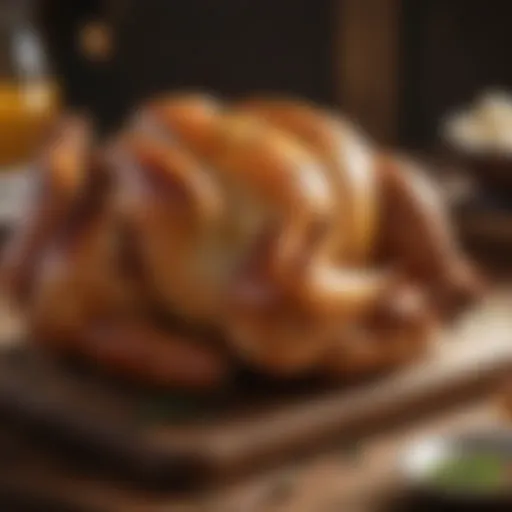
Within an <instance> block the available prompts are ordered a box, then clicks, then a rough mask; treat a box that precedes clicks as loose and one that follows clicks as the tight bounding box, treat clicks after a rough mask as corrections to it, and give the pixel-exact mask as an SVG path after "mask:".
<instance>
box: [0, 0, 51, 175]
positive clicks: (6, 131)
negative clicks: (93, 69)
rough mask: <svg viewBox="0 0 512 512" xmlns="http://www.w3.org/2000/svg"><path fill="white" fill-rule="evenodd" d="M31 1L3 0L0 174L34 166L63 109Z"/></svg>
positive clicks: (0, 22) (0, 21)
mask: <svg viewBox="0 0 512 512" xmlns="http://www.w3.org/2000/svg"><path fill="white" fill-rule="evenodd" d="M32 3H33V2H32V1H31V0H0V171H3V170H11V169H17V168H20V167H23V165H24V164H25V163H26V162H27V161H29V160H30V158H31V157H32V156H33V155H34V152H35V151H36V150H37V148H38V147H39V144H40V142H41V140H42V137H43V136H44V133H45V132H46V131H47V129H48V127H49V125H50V123H51V122H52V120H53V119H54V117H55V115H56V114H57V111H58V109H59V105H60V101H59V97H60V94H59V90H58V86H57V84H56V83H55V81H54V79H53V77H52V75H51V73H50V72H49V68H48V61H47V56H46V53H45V50H44V47H43V44H42V41H41V38H40V37H39V34H38V31H37V27H36V26H35V24H34V23H33V21H32V19H31V15H32Z"/></svg>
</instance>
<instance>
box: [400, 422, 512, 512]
mask: <svg viewBox="0 0 512 512" xmlns="http://www.w3.org/2000/svg"><path fill="white" fill-rule="evenodd" d="M400 467H401V470H402V473H403V476H404V478H405V483H406V488H407V495H408V501H411V498H412V500H413V501H414V503H415V504H416V505H415V506H414V510H471V511H473V510H475V511H476V510H478V511H480V510H482V511H492V510H508V511H509V510H512V430H492V431H485V432H477V433H467V434H460V435H453V436H445V437H431V438H426V439H423V440H420V441H418V442H415V443H414V444H412V445H410V446H409V447H408V448H407V449H406V451H405V453H404V454H403V457H402V458H401V460H400Z"/></svg>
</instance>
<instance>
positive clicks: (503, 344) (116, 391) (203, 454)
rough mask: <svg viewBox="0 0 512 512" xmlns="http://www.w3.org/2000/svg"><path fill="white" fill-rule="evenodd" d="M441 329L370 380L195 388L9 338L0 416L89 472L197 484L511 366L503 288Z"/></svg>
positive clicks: (510, 309)
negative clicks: (123, 373) (411, 356)
mask: <svg viewBox="0 0 512 512" xmlns="http://www.w3.org/2000/svg"><path fill="white" fill-rule="evenodd" d="M441 338H442V339H439V340H438V341H439V343H438V344H437V345H436V347H435V348H434V349H433V352H432V354H431V356H430V357H429V358H428V359H427V360H425V361H423V362H422V363H421V364H418V365H415V366H414V367H410V368H408V369H406V370H404V371H401V372H399V373H397V374H394V375H391V376H386V377H382V378H380V379H379V380H377V381H374V382H367V383H365V384H360V385H358V386H351V387H347V386H345V387H339V388H325V387H321V386H318V385H313V384H312V383H308V385H306V384H302V385H294V386H291V387H289V388H288V389H286V388H285V387H282V386H281V387H277V386H275V385H268V384H267V385H264V386H263V385H262V384H261V383H258V385H256V383H255V382H252V383H251V380H250V379H248V380H247V381H246V382H245V384H244V385H242V384H240V388H239V389H237V390H231V391H230V392H226V393H225V394H221V395H218V396H214V397H213V396H212V397H205V398H203V399H198V398H193V397H184V396H170V395H163V394H158V393H156V392H154V391H148V390H142V389H133V388H132V389H129V388H127V387H126V386H122V385H120V384H119V383H117V384H115V383H112V382H109V381H107V380H106V379H105V378H103V377H100V376H99V375H97V374H95V373H92V372H90V371H86V370H84V369H83V368H77V367H75V366H69V365H67V364H63V363H62V362H61V361H57V360H54V359H52V358H51V357H49V356H48V355H45V354H42V353H38V352H36V350H34V349H33V348H30V347H28V346H24V345H20V346H18V347H15V348H14V349H13V348H12V347H11V348H10V349H8V350H6V351H5V353H4V355H3V357H2V358H1V360H0V415H1V417H2V421H3V422H4V424H10V425H13V426H16V428H17V429H18V430H20V429H21V430H26V431H27V433H28V434H29V435H31V437H32V438H33V439H37V440H38V441H39V442H40V443H41V446H43V445H44V446H48V447H49V446H51V449H52V451H53V452H59V453H62V454H64V455H66V456H67V457H69V456H71V457H70V458H71V459H73V460H74V461H75V462H77V461H79V462H80V463H81V464H83V463H87V465H88V467H90V468H91V469H93V470H94V472H95V473H96V474H97V473H98V471H100V470H105V471H107V472H108V473H109V474H110V475H116V476H120V477H122V478H123V479H126V478H129V479H130V481H133V482H134V483H137V484H141V485H143V486H146V485H149V484H151V485H152V486H155V485H156V486H162V487H165V488H169V487H173V486H179V487H182V486H188V485H200V484H205V483H209V482H212V481H216V480H217V479H219V478H220V477H222V478H224V477H229V476H231V475H240V473H242V472H245V471H248V470H254V469H256V468H258V467H262V466H265V465H267V464H270V463H273V462H276V461H282V460H283V459H284V458H285V457H290V456H293V455H296V454H299V453H302V452H304V451H306V450H308V449H311V448H315V449H316V448H317V447H318V446H319V444H321V443H323V442H329V441H330V440H332V439H334V438H335V439H338V440H340V439H341V440H343V439H350V438H353V437H360V436H361V435H363V434H366V433H371V432H375V431H378V430H379V429H382V428H384V427H385V425H386V424H388V423H389V422H394V421H397V420H404V419H406V418H408V417H414V416H416V415H418V414H419V413H420V412H421V411H422V410H425V409H435V408H439V407H441V406H442V405H448V404H450V403H456V402H457V401H459V400H461V399H462V398H464V397H468V396H471V395H472V394H476V393H480V392H482V390H483V389H484V387H485V386H488V385H490V384H493V383H494V382H495V380H496V379H497V378H501V376H502V375H503V373H504V372H508V371H510V370H511V369H512V288H508V287H504V288H503V289H501V290H496V291H495V292H494V293H493V294H491V295H490V296H489V297H488V299H487V300H486V301H485V303H483V304H482V305H481V306H480V307H479V308H478V309H476V310H474V311H472V312H470V313H468V314H467V315H466V317H465V318H463V319H461V321H460V322H459V323H458V324H457V325H455V326H453V327H452V328H450V329H449V330H447V331H446V332H445V333H444V334H443V335H442V336H441ZM251 384H252V385H251Z"/></svg>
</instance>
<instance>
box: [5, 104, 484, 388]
mask: <svg viewBox="0 0 512 512" xmlns="http://www.w3.org/2000/svg"><path fill="white" fill-rule="evenodd" d="M81 130H82V131H79V130H78V131H77V130H75V131H73V130H70V131H69V132H68V131H64V132H63V134H62V135H61V136H60V138H57V139H56V141H57V142H55V141H54V142H53V144H50V145H49V148H50V151H49V152H47V156H46V160H45V165H44V166H43V167H42V168H41V169H42V171H41V177H42V180H41V182H40V183H39V186H38V188H36V191H37V192H38V194H37V196H36V197H37V201H34V203H33V206H34V211H33V213H32V214H31V215H30V216H29V217H28V220H27V223H26V225H25V226H24V227H22V228H20V230H19V231H18V233H17V235H16V237H15V238H14V241H13V246H12V247H13V248H14V249H12V250H11V254H18V260H19V261H20V262H21V263H20V264H19V265H13V264H12V262H13V261H18V260H16V258H14V259H13V257H12V256H10V257H8V258H7V259H6V260H5V262H4V266H3V270H2V275H3V276H4V285H6V288H7V289H9V290H10V293H12V294H13V295H14V296H17V297H19V299H20V304H22V305H23V306H24V308H25V309H26V312H27V315H28V318H29V320H30V326H31V328H32V332H33V334H34V336H35V338H37V339H39V340H41V341H42V342H44V343H45V344H46V345H48V346H50V347H54V348H55V349H59V350H64V351H70V352H74V353H77V354H79V355H81V356H82V357H84V358H87V359H90V360H93V361H95V362H96V363H99V364H100V365H103V366H106V367H108V368H110V369H111V370H112V371H113V372H115V373H118V374H122V375H125V376H128V377H131V378H133V379H136V380H139V381H144V382H147V383H151V384H156V385H159V386H167V387H184V388H188V389H201V390H204V389H211V388H213V387H216V386H219V385H222V384H223V383H225V382H226V378H227V377H228V376H229V375H230V374H231V373H232V371H233V370H234V367H235V365H236V364H238V363H239V362H240V361H244V363H245V364H247V365H249V366H251V367H253V368H255V369H258V370H259V371H261V372H263V373H267V374H272V375H274V376H278V377H283V378H287V377H289V376H295V375H304V374H313V373H322V374H324V375H325V376H328V377H335V378H341V379H343V378H347V377H351V378H352V377H358V376H362V375H368V374H374V373H380V372H382V371H386V370H389V369H392V368H396V367H397V366H400V365H403V364H407V363H408V362H410V361H413V360H415V359H416V358H418V357H421V356H422V355H423V354H424V353H425V351H426V350H427V348H428V345H429V341H430V340H431V339H432V336H433V333H434V331H435V328H436V326H437V323H438V320H439V317H440V314H439V313H443V312H446V311H450V312H452V311H454V310H456V309H457V307H458V306H459V305H461V304H463V303H465V302H467V301H468V300H471V299H473V298H474V296H475V295H476V294H477V293H476V292H477V286H476V284H475V283H477V281H476V278H474V273H473V271H472V269H471V267H470V266H469V264H467V263H466V260H465V258H464V257H463V255H462V253H461V250H460V249H459V248H458V247H457V244H456V241H455V236H454V234H453V233H452V231H451V229H450V225H449V224H450V223H449V219H448V217H447V215H446V214H445V213H444V211H443V207H442V205H441V203H440V201H439V199H438V198H437V196H436V193H435V191H434V190H433V187H432V185H431V184H430V183H429V181H428V180H427V179H426V178H423V177H420V176H419V175H418V174H417V173H416V172H413V170H412V168H411V164H409V163H407V162H405V161H403V160H402V159H399V158H398V157H396V156H392V157H390V156H381V155H380V154H379V153H378V151H377V150H376V149H375V148H374V147H373V146H372V145H371V144H369V143H368V142H367V141H366V140H364V138H363V137H362V136H361V135H360V134H359V133H358V132H357V130H356V129H354V128H353V127H352V126H350V124H349V123H348V122H347V121H346V120H344V119H341V118H337V117H336V116H335V115H333V114H331V113H327V112H325V111H323V110H321V109H319V108H317V107H316V106H314V105H310V104H307V103H304V102H299V101H295V100H290V99H285V98H260V99H258V98H256V99H250V100H248V101H245V102H240V103H237V104H234V105H227V106H226V105H224V104H222V103H221V102H220V101H218V100H216V99H215V98H213V97H211V96H209V95H204V94H185V95H170V96H168V97H161V98H158V99H156V100H154V101H151V102H149V103H147V104H145V105H143V106H142V107H141V108H140V109H139V110H138V111H137V113H136V115H135V116H134V117H133V118H132V119H131V120H130V122H129V124H128V126H126V128H125V129H124V130H122V132H121V133H119V134H118V135H117V136H116V137H115V138H114V139H113V140H111V141H109V143H108V144H105V145H104V146H103V147H102V148H101V150H98V148H93V147H92V144H91V142H90V135H89V134H88V132H87V130H86V129H83V128H82V129H81ZM20 241H21V243H20ZM17 247H18V248H17ZM19 247H21V249H20V248H19ZM9 262H11V263H9ZM7 285H8V286H7ZM439 310H441V311H439ZM162 314H163V315H164V316H168V317H169V318H175V319H178V321H179V323H180V324H184V325H188V326H195V327H199V328H200V330H204V331H207V332H213V333H215V337H216V338H219V337H220V338H221V339H222V340H223V343H222V344H219V343H218V342H213V341H212V338H211V337H209V336H203V339H200V340H198V338H197V336H192V335H191V334H185V332H186V331H183V330H181V329H180V330H178V329H174V330H173V328H172V327H165V328H164V327H163V326H162V324H161V323H159V322H157V320H156V318H161V316H162Z"/></svg>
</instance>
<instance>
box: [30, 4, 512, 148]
mask: <svg viewBox="0 0 512 512" xmlns="http://www.w3.org/2000/svg"><path fill="white" fill-rule="evenodd" d="M359 1H360V2H368V4H369V5H370V4H371V3H372V0H359ZM376 1H380V2H387V1H388V0H376ZM394 1H395V5H398V8H396V10H395V12H396V14H395V15H396V17H398V21H397V24H396V25H394V26H397V27H398V29H396V30H397V32H398V33H397V34H396V36H397V40H398V45H397V47H396V52H397V62H398V65H397V66H395V67H394V68H393V69H386V70H385V71H384V72H388V73H394V74H396V108H394V110H393V112H394V114H393V115H394V116H396V119H395V120H393V119H389V123H390V124H391V123H392V122H393V121H396V123H397V125H398V127H399V129H398V142H399V143H401V144H405V145H407V146H421V147H429V146H432V145H433V144H434V143H435V142H436V128H437V125H438V122H439V120H440V118H441V117H442V116H443V115H444V114H445V113H446V111H447V110H449V109H451V108H453V107H454V106H458V105H460V104H463V103H465V102H467V101H469V100H470V99H471V98H472V97H473V96H474V95H475V94H476V93H478V92H479V91H480V90H481V89H483V88H486V87H488V86H502V87H511V88H512V63H511V60H512V59H510V57H509V53H510V48H512V23H511V20H512V2H510V1H509V0H488V1H486V2H483V1H481V0H401V1H400V0H398V1H397V0H394ZM342 3H343V0H183V1H169V0H117V1H116V0H106V1H92V0H91V1H77V2H74V1H73V2H71V1H69V0H47V1H45V2H43V4H42V6H41V9H40V15H41V20H42V24H43V27H44V28H45V34H46V38H47V41H48V44H49V48H50V50H51V54H52V57H53V60H54V64H55V69H56V70H57V71H58V72H59V74H61V75H62V76H63V77H64V81H65V87H66V91H67V96H68V100H69V103H70V104H72V105H75V106H87V107H89V108H91V109H92V110H93V111H94V112H95V113H96V114H97V116H98V117H99V118H100V120H101V122H102V124H103V125H104V126H105V127H113V126H116V124H117V123H118V122H119V121H120V120H121V119H122V118H123V116H124V115H125V113H126V111H127V109H128V108H129V107H130V106H131V105H133V103H134V102H136V101H138V100H140V99H142V98H144V97H147V96H149V95H151V94H152V93H153V92H155V91H160V90H164V89H171V88H186V87H194V88H196V87H199V88H209V89H212V90H214V91H218V92H220V93H222V94H224V95H226V96H236V95H240V94H244V93H246V92H256V91H267V90H272V91H279V92H286V93H294V94H299V95H302V96H306V97H309V98H311V99H314V100H317V101H319V102H321V103H324V104H327V105H335V104H336V103H338V102H339V101H340V95H339V91H340V90H341V89H342V84H340V83H339V81H337V80H339V77H337V75H336V70H337V68H338V66H339V63H337V62H336V59H340V58H342V57H341V56H340V55H342V53H343V52H341V53H340V52H339V51H338V50H339V49H336V35H337V31H339V30H341V29H342V28H341V27H343V26H345V27H346V26H347V25H346V23H347V20H341V19H340V14H339V12H340V10H339V6H340V4H342ZM373 4H375V0H373ZM389 5H391V2H390V3H389ZM368 13H369V14H368V16H371V9H370V8H369V9H368ZM98 17H100V18H102V19H106V20H108V22H109V23H110V25H111V26H112V27H113V32H114V34H115V43H116V53H115V56H114V58H113V59H112V60H110V61H109V62H108V63H104V64H98V63H96V64H95V63H93V62H90V61H88V60H87V59H86V58H85V57H84V56H83V55H82V54H81V53H80V49H79V47H78V45H77V43H76V40H77V37H76V33H77V31H78V28H79V26H80V25H81V24H82V23H83V22H84V21H86V20H87V19H94V18H98ZM383 23H384V22H383ZM375 26H376V25H375V20H373V22H372V27H375ZM383 29H384V28H383ZM393 30H395V29H393ZM364 37H366V38H378V37H379V30H378V22H377V30H375V29H372V30H368V31H367V32H365V33H364ZM369 42H370V43H371V41H369ZM375 44H377V45H378V44H379V43H378V41H377V42H376V43H375ZM355 50H356V51H357V48H356V49H355ZM364 58H368V57H364V56H362V57H361V59H364ZM370 58H371V57H370ZM366 64H368V63H366ZM372 64H375V69H376V70H378V69H379V62H375V63H371V62H370V63H369V65H370V66H371V65H372ZM353 65H357V59H356V61H355V64H353ZM349 72H350V70H349ZM380 73H381V74H380V75H379V73H378V72H376V73H375V75H371V74H370V75H369V78H368V80H375V81H379V80H381V77H382V71H381V72H380ZM375 85H376V87H377V88H378V83H377V84H375ZM371 115H372V114H371V112H370V113H365V116H363V117H365V119H364V121H365V122H366V123H367V124H370V125H371V121H372V120H371ZM363 124H364V123H363ZM390 129H391V128H390Z"/></svg>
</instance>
